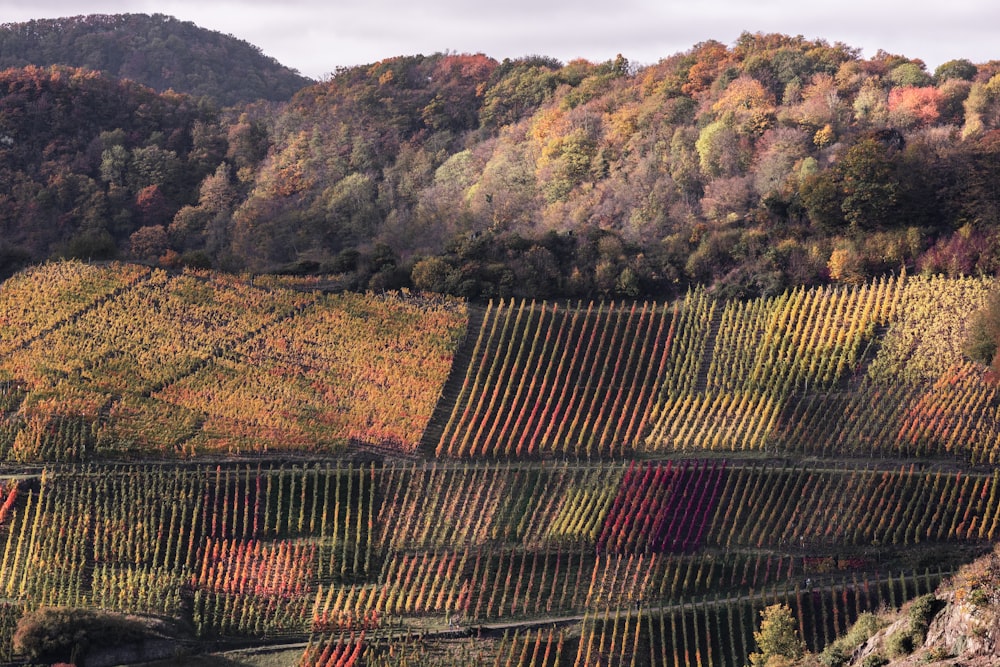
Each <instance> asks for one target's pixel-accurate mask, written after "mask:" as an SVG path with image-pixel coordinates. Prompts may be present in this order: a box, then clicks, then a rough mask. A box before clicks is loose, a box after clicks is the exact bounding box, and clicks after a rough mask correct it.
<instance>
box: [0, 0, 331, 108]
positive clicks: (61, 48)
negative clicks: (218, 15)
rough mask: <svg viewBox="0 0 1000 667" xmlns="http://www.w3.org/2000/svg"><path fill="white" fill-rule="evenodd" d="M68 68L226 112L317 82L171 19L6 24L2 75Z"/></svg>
mask: <svg viewBox="0 0 1000 667" xmlns="http://www.w3.org/2000/svg"><path fill="white" fill-rule="evenodd" d="M28 65H36V66H38V67H49V66H52V65H63V66H67V67H80V68H84V69H88V70H94V71H96V72H102V73H104V74H106V75H107V76H109V77H112V78H116V79H129V80H131V81H135V82H136V83H141V84H143V85H145V86H149V87H150V88H152V89H154V90H157V91H159V92H164V91H167V90H173V91H176V92H178V93H187V94H190V95H192V96H194V97H196V98H198V97H208V98H210V99H212V100H214V101H215V102H216V103H217V104H219V105H222V106H231V105H234V104H246V103H248V102H254V101H256V100H270V101H274V102H279V101H286V100H288V99H289V98H291V96H292V95H293V94H295V93H296V92H297V91H298V90H299V89H300V88H303V87H305V86H307V85H309V84H311V83H313V82H312V80H311V79H308V78H306V77H304V76H302V75H300V74H299V73H298V72H295V71H293V70H291V69H289V68H288V67H285V66H283V65H281V64H280V63H279V62H277V61H276V60H274V59H273V58H269V57H267V56H265V55H264V54H263V53H261V50H260V49H259V48H257V47H255V46H253V45H251V44H248V43H247V42H245V41H242V40H239V39H237V38H235V37H233V36H232V35H223V34H222V33H218V32H215V31H212V30H206V29H204V28H199V27H198V26H196V25H195V24H193V23H191V22H189V21H179V20H177V19H175V18H173V17H170V16H164V15H163V14H153V15H152V16H149V15H146V14H117V15H91V16H74V17H67V18H60V19H39V20H34V21H27V22H25V23H5V24H3V25H0V69H7V68H9V67H17V68H20V67H26V66H28Z"/></svg>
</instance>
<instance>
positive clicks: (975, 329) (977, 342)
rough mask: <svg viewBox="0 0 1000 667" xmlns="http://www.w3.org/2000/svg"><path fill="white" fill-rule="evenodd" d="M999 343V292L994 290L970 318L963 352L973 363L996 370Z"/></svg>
mask: <svg viewBox="0 0 1000 667" xmlns="http://www.w3.org/2000/svg"><path fill="white" fill-rule="evenodd" d="M998 343H1000V290H994V291H993V292H991V293H990V295H989V297H988V298H987V299H986V304H985V305H984V306H983V308H982V309H980V310H979V311H977V312H976V313H975V315H973V317H972V322H971V325H970V326H969V331H968V333H967V334H966V338H965V345H964V346H963V352H965V354H966V356H968V357H969V358H970V359H972V360H973V361H978V362H979V363H982V364H986V365H987V366H993V369H994V371H995V370H997V366H998V364H997V363H996V362H997V361H998V359H997V356H996V353H997V345H998Z"/></svg>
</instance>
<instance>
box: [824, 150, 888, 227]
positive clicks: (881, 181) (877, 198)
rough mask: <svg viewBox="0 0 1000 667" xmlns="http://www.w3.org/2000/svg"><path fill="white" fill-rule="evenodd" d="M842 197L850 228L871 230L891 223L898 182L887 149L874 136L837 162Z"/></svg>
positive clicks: (843, 208) (842, 206) (842, 205)
mask: <svg viewBox="0 0 1000 667" xmlns="http://www.w3.org/2000/svg"><path fill="white" fill-rule="evenodd" d="M836 171H837V173H838V175H839V177H840V183H841V186H842V189H843V193H844V198H843V201H842V202H841V205H840V206H841V209H842V210H843V213H844V219H845V220H846V221H847V223H848V224H849V225H850V226H851V227H852V228H854V229H869V230H870V229H875V228H877V227H882V226H885V225H887V224H889V223H891V222H892V215H893V213H894V212H895V210H896V206H897V203H898V201H899V190H900V186H899V182H898V180H897V179H896V174H895V165H894V161H893V159H892V156H891V155H890V149H888V148H887V147H886V146H885V145H884V144H883V143H882V142H880V141H878V140H877V139H874V138H871V139H862V140H861V141H859V142H858V143H856V144H854V145H853V146H851V148H850V149H848V151H847V153H846V154H845V155H844V158H843V159H842V160H841V161H840V162H839V163H838V164H837V167H836Z"/></svg>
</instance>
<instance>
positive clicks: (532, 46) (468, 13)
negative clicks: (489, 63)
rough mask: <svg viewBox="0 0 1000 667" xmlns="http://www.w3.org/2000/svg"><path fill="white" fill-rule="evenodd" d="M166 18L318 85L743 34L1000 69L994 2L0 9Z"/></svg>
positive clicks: (598, 55)
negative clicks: (411, 68)
mask: <svg viewBox="0 0 1000 667" xmlns="http://www.w3.org/2000/svg"><path fill="white" fill-rule="evenodd" d="M128 12H131V13H144V14H154V13H160V14H168V15H170V16H174V17H176V18H178V19H181V20H184V21H192V22H194V23H195V24H197V25H199V26H201V27H203V28H208V29H211V30H217V31H219V32H223V33H229V34H232V35H234V36H236V37H238V38H240V39H243V40H245V41H247V42H250V43H251V44H254V45H256V46H258V47H260V48H261V49H262V50H263V51H264V53H265V54H267V55H269V56H271V57H273V58H275V59H277V60H278V61H280V62H281V63H282V64H284V65H287V66H289V67H293V68H295V69H297V70H299V72H301V73H302V74H304V75H306V76H309V77H312V78H314V79H321V78H324V77H326V76H328V75H329V74H330V73H331V72H333V71H334V70H335V69H336V68H337V67H339V66H351V65H360V64H367V63H372V62H375V61H378V60H382V59H383V58H388V57H392V56H398V55H415V54H421V53H422V54H425V55H429V54H431V53H435V52H443V51H452V52H458V53H484V54H486V55H488V56H491V57H493V58H496V59H498V60H501V59H503V58H507V57H510V58H517V57H519V56H524V55H531V54H538V55H544V56H551V57H554V58H558V59H559V60H562V61H563V62H568V61H569V60H572V59H574V58H585V59H587V60H591V61H594V62H601V61H604V60H608V59H610V58H614V57H615V55H616V54H618V53H621V54H622V55H624V56H625V57H626V58H628V59H629V60H630V61H631V62H633V63H635V64H639V65H642V64H650V63H655V62H657V61H658V60H660V59H661V58H665V57H667V56H670V55H673V54H675V53H678V52H681V51H687V50H688V49H690V48H691V47H692V46H694V45H695V44H697V43H698V42H702V41H705V40H708V39H715V40H718V41H720V42H722V43H723V44H726V45H727V46H731V45H732V44H733V42H734V41H735V40H736V38H737V37H739V35H740V33H742V32H744V31H749V32H765V33H770V32H777V33H783V34H786V35H802V36H803V37H806V38H808V39H825V40H826V41H828V42H830V43H831V44H832V43H834V42H844V43H845V44H847V45H848V46H852V47H855V48H859V49H861V53H862V56H863V57H870V56H872V55H874V54H875V52H876V51H877V50H879V49H884V50H886V51H888V52H890V53H894V54H899V55H903V56H906V57H908V58H920V59H922V60H923V61H924V63H925V64H926V65H927V68H928V70H929V71H930V72H933V71H934V68H936V67H937V66H938V65H940V64H941V63H942V62H945V61H948V60H953V59H957V58H968V59H969V60H972V61H973V62H975V63H981V62H986V61H988V60H1000V1H998V0H946V1H945V2H920V1H918V0H868V1H864V0H840V1H832V0H574V1H573V2H570V1H569V0H501V1H496V0H494V1H481V2H476V3H471V2H467V1H466V2H462V1H460V0H351V1H350V2H348V1H347V0H0V23H7V22H20V21H27V20H30V19H36V18H56V17H61V16H77V15H81V14H117V13H128Z"/></svg>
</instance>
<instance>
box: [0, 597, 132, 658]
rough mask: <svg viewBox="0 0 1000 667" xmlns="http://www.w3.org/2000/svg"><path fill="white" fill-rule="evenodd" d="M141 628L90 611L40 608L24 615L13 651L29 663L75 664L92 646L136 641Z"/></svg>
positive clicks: (117, 617) (127, 621)
mask: <svg viewBox="0 0 1000 667" xmlns="http://www.w3.org/2000/svg"><path fill="white" fill-rule="evenodd" d="M142 636H143V628H142V626H141V625H140V624H139V623H137V622H135V621H130V620H128V619H126V618H124V617H122V616H116V615H112V614H106V613H101V612H97V611H93V610H90V609H75V608H69V607H43V608H41V609H38V610H36V611H33V612H30V613H27V614H25V615H24V616H22V617H21V619H20V620H19V621H18V623H17V629H16V630H15V632H14V638H13V645H14V651H15V652H16V653H19V654H21V655H23V656H25V657H26V658H28V659H29V660H30V661H32V662H38V661H43V662H71V663H73V662H77V661H78V660H80V659H81V658H82V657H84V656H85V655H86V654H87V652H88V651H89V650H90V648H91V647H94V646H110V645H118V644H123V643H128V642H131V641H137V640H139V639H140V638H142Z"/></svg>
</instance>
